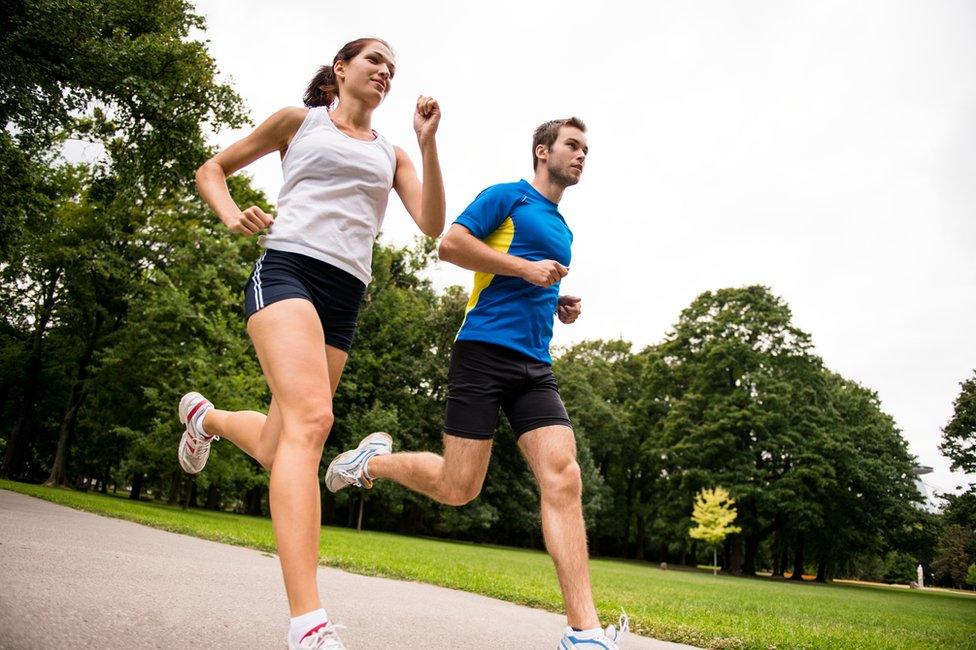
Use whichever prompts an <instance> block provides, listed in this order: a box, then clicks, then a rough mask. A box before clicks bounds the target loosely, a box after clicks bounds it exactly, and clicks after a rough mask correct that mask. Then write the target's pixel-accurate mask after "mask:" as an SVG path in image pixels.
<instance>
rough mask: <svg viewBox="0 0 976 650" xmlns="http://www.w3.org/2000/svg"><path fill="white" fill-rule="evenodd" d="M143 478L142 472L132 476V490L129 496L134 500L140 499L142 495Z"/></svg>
mask: <svg viewBox="0 0 976 650" xmlns="http://www.w3.org/2000/svg"><path fill="white" fill-rule="evenodd" d="M142 479H143V476H142V472H136V473H135V475H134V476H133V477H132V491H130V492H129V498H130V499H132V500H133V501H138V500H139V497H140V496H142Z"/></svg>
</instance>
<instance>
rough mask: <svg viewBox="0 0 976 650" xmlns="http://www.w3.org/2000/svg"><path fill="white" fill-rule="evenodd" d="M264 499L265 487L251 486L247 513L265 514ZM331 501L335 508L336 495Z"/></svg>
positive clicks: (330, 494) (258, 515)
mask: <svg viewBox="0 0 976 650" xmlns="http://www.w3.org/2000/svg"><path fill="white" fill-rule="evenodd" d="M326 493H327V494H328V495H329V496H330V497H332V493H331V492H329V491H328V490H326ZM262 501H264V487H263V486H261V485H255V486H254V487H252V488H251V490H250V492H248V495H247V509H246V510H245V512H246V513H247V514H249V515H254V516H256V517H260V516H261V515H263V514H264V510H263V508H262V507H261V505H262ZM331 501H332V503H333V508H334V504H335V497H332V499H331ZM322 511H323V513H324V512H325V508H323V509H322ZM322 519H323V520H324V519H325V514H323V515H322ZM322 523H325V522H324V521H323V522H322Z"/></svg>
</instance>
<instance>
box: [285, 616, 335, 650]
mask: <svg viewBox="0 0 976 650" xmlns="http://www.w3.org/2000/svg"><path fill="white" fill-rule="evenodd" d="M341 627H345V625H342V624H336V623H333V622H332V621H327V622H325V623H322V624H321V625H318V626H316V627H313V628H312V629H311V630H309V631H308V632H307V633H306V634H305V636H304V637H302V640H301V641H299V642H298V645H295V644H293V643H292V642H291V639H289V640H288V650H346V646H344V645H342V641H340V640H339V635H338V633H337V632H336V630H337V629H338V628H341Z"/></svg>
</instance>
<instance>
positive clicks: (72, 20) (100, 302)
mask: <svg viewBox="0 0 976 650" xmlns="http://www.w3.org/2000/svg"><path fill="white" fill-rule="evenodd" d="M0 11H2V17H3V22H4V31H3V34H2V36H0V56H2V57H3V59H4V61H5V65H4V66H3V69H2V72H0V118H2V119H3V122H4V124H5V126H6V127H7V128H6V129H5V130H4V131H3V134H2V136H0V156H2V159H0V174H2V176H3V180H4V188H5V200H6V201H8V202H9V204H10V205H11V206H12V208H13V209H12V210H11V212H10V217H11V218H10V219H5V220H4V224H3V230H2V234H3V235H4V236H3V237H2V239H3V245H2V247H0V253H2V258H0V272H2V273H3V274H4V276H5V278H15V280H14V282H15V284H16V285H17V292H18V293H19V294H20V295H21V297H22V299H19V300H15V301H13V306H14V308H13V309H9V310H7V311H6V313H5V317H6V318H7V319H8V322H11V323H27V328H26V329H24V328H22V327H21V329H20V331H21V332H22V334H21V337H22V340H23V345H24V347H25V348H26V351H27V353H26V355H25V356H24V366H23V369H22V380H21V382H20V383H19V390H18V393H19V395H18V397H19V399H17V400H16V402H15V403H14V405H15V411H14V412H13V413H12V414H11V415H12V417H10V418H9V420H10V421H11V422H12V423H13V426H12V429H11V430H9V432H8V433H7V435H6V448H5V451H4V459H3V464H2V466H0V474H2V475H8V474H10V473H11V471H12V469H14V464H15V461H16V457H17V453H18V449H19V447H20V445H21V441H22V440H23V439H24V438H25V437H29V438H36V437H37V436H38V435H39V434H40V433H41V432H42V430H41V426H42V425H41V423H40V422H39V421H38V417H37V401H38V399H39V398H40V396H41V391H40V390H39V386H40V382H41V374H42V372H43V369H42V366H43V363H42V358H43V357H44V356H45V352H44V348H45V339H46V337H47V334H48V332H49V330H50V329H51V328H52V327H53V326H54V325H55V324H57V325H59V326H63V327H62V328H61V332H62V333H64V334H67V331H68V329H71V330H73V334H72V335H71V336H66V337H65V338H64V340H63V341H64V343H65V344H66V347H65V348H64V349H62V350H60V352H61V353H62V357H63V358H62V361H63V363H62V364H61V365H62V366H64V368H63V370H64V371H65V372H66V376H67V377H69V378H70V379H69V380H68V382H67V384H68V390H67V392H66V393H65V394H64V395H63V396H62V400H63V401H62V402H61V404H60V405H57V406H55V412H56V413H58V416H57V418H56V424H54V425H53V426H54V427H55V428H57V429H58V431H59V434H58V437H59V439H61V440H62V441H63V442H61V443H59V444H58V445H57V446H56V447H57V449H60V450H61V453H58V452H55V460H54V461H53V462H52V463H50V466H51V470H52V471H51V474H50V477H49V478H50V479H51V480H52V481H53V482H61V481H63V480H64V477H65V474H64V463H65V459H66V457H67V456H66V451H67V447H68V441H69V440H70V437H71V435H72V430H73V429H74V427H75V425H76V422H77V420H78V417H79V414H80V412H81V406H82V405H83V403H84V401H85V400H86V398H87V396H88V394H89V392H90V391H89V385H90V383H91V379H92V372H93V368H94V367H95V365H97V360H98V358H99V355H100V354H101V352H102V350H103V349H104V347H105V345H107V344H109V342H110V340H111V338H112V337H113V336H114V335H115V334H116V333H117V332H118V331H119V330H120V328H122V327H123V326H124V324H125V321H126V309H127V306H128V304H129V302H130V300H131V298H132V296H133V295H135V293H136V292H137V291H138V290H139V289H138V284H139V282H140V281H141V279H142V275H141V272H142V271H143V270H145V269H146V268H147V267H148V266H149V265H150V264H151V263H152V260H153V258H154V257H155V252H154V250H153V248H154V246H155V242H154V241H153V239H152V229H151V227H150V226H148V222H149V220H150V219H151V216H152V215H153V213H155V212H157V211H160V210H165V209H167V205H168V204H169V203H171V202H173V201H174V200H175V201H177V202H178V201H181V200H183V197H184V196H185V194H186V192H187V191H189V188H190V186H191V185H192V178H193V173H192V172H193V170H194V169H195V168H196V166H198V165H199V164H200V162H202V160H204V159H205V157H206V156H207V155H208V149H207V147H206V146H205V137H206V135H207V131H208V129H216V128H219V127H221V126H223V125H230V126H239V125H240V124H241V123H242V122H243V120H244V119H245V118H244V115H243V111H242V106H241V101H240V98H239V97H238V96H237V95H236V94H235V93H234V91H233V90H232V89H231V88H230V87H229V86H227V85H224V84H220V83H218V82H217V81H216V69H215V66H214V62H213V60H212V58H211V57H210V56H209V55H208V54H207V52H206V46H205V44H204V43H203V42H202V41H198V40H193V39H191V38H189V34H190V30H191V29H194V28H201V29H202V28H203V21H202V19H201V18H199V17H198V16H196V15H194V14H192V13H191V12H190V6H189V4H188V3H186V2H181V1H176V0H164V1H162V2H158V3H143V2H138V1H136V0H115V1H102V2H82V1H80V0H40V1H37V2H30V3H26V2H13V3H6V4H4V6H3V8H2V10H0ZM66 138H72V139H77V140H82V141H86V142H89V143H92V144H94V145H96V146H95V147H94V150H96V151H101V152H102V155H101V156H100V158H99V160H98V161H97V162H96V163H95V164H94V165H93V166H91V167H87V168H84V171H81V172H77V171H72V169H71V168H65V167H64V166H63V164H62V163H60V162H59V161H58V154H59V153H60V148H61V144H62V142H63V141H64V140H65V139H66ZM65 169H68V171H67V172H65ZM72 174H74V175H75V176H76V177H77V176H84V177H85V178H84V180H80V181H79V180H78V179H77V178H76V179H75V180H74V182H69V180H67V179H68V177H69V176H71V175H72ZM8 281H9V280H8ZM8 286H9V285H8ZM5 288H6V287H5ZM69 341H73V343H74V344H73V345H67V343H68V342H69ZM8 403H9V402H8ZM44 426H49V425H47V424H45V425H44ZM25 434H26V435H25Z"/></svg>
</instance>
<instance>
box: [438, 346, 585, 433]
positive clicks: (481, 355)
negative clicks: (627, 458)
mask: <svg viewBox="0 0 976 650" xmlns="http://www.w3.org/2000/svg"><path fill="white" fill-rule="evenodd" d="M447 383H448V391H447V412H446V414H445V416H444V431H445V432H446V433H448V434H450V435H453V436H458V437H461V438H475V439H482V440H485V439H489V438H491V437H493V436H494V435H495V426H496V425H497V424H498V407H499V406H501V408H502V410H504V411H505V416H506V417H507V418H508V422H509V424H511V425H512V430H513V431H514V432H515V436H516V437H518V436H521V435H522V434H523V433H525V432H527V431H532V430H533V429H538V428H539V427H545V426H551V425H555V424H560V425H564V426H567V427H572V423H571V422H570V420H569V415H568V414H567V413H566V407H565V406H564V405H563V401H562V399H561V398H560V397H559V387H558V386H557V385H556V377H555V376H554V375H553V374H552V366H550V365H549V364H547V363H543V362H541V361H538V360H536V359H533V358H531V357H528V356H526V355H524V354H522V353H521V352H516V351H515V350H512V349H509V348H506V347H503V346H500V345H495V344H493V343H483V342H481V341H456V342H455V343H454V349H453V350H452V351H451V367H450V370H449V371H448V376H447Z"/></svg>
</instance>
